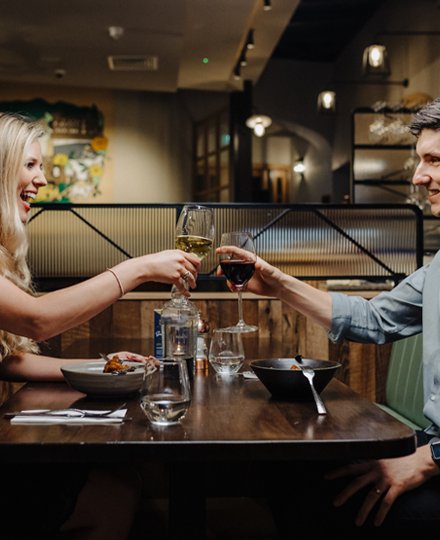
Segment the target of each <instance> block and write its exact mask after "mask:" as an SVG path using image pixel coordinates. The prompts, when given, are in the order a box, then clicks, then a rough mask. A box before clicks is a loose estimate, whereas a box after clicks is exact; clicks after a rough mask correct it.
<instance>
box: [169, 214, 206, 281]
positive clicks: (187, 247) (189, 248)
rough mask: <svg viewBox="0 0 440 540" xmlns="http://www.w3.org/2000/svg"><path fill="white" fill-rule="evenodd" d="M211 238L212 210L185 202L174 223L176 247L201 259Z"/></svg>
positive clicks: (204, 255)
mask: <svg viewBox="0 0 440 540" xmlns="http://www.w3.org/2000/svg"><path fill="white" fill-rule="evenodd" d="M213 240H214V213H213V211H212V210H211V209H210V208H207V207H206V206H201V205H199V204H186V205H185V206H184V207H183V208H182V211H181V212H180V215H179V219H178V220H177V224H176V248H177V249H181V250H182V251H185V252H186V253H193V254H194V255H196V256H197V257H198V258H199V259H200V260H202V259H204V258H205V257H206V255H208V253H209V251H210V249H211V248H212V243H213ZM186 286H187V285H186ZM175 291H176V288H175V287H173V292H175Z"/></svg>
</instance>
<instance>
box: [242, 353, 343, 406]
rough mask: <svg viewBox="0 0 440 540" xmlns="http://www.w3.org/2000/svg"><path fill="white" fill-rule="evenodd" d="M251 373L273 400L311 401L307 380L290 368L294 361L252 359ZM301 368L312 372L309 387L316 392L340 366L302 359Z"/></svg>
mask: <svg viewBox="0 0 440 540" xmlns="http://www.w3.org/2000/svg"><path fill="white" fill-rule="evenodd" d="M250 365H251V368H252V370H253V371H254V373H255V374H256V375H257V377H258V378H259V379H260V381H261V382H262V383H263V384H264V386H265V387H266V388H267V389H268V390H269V392H270V393H271V394H272V396H273V397H275V398H283V399H290V400H292V401H309V400H313V394H312V391H311V389H310V384H309V381H308V380H307V379H306V377H305V376H304V374H303V373H302V372H301V370H299V369H294V368H293V369H292V365H296V366H297V365H298V362H297V360H295V359H294V358H268V359H266V360H253V361H251V363H250ZM302 365H303V366H304V367H308V368H312V369H313V371H314V372H315V378H314V379H313V384H314V385H315V388H316V391H317V392H318V393H321V392H322V390H324V388H325V387H326V386H327V384H328V383H329V382H330V380H331V379H332V377H333V375H334V374H335V372H336V370H337V369H338V368H339V367H340V365H341V364H339V363H338V362H333V361H331V360H312V359H311V358H303V359H302Z"/></svg>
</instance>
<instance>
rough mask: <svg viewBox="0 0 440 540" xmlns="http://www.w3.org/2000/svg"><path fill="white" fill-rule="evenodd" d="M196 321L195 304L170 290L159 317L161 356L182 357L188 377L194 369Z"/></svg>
mask: <svg viewBox="0 0 440 540" xmlns="http://www.w3.org/2000/svg"><path fill="white" fill-rule="evenodd" d="M198 321H199V310H198V309H197V307H196V305H195V304H194V303H193V302H191V301H189V300H188V299H187V298H185V297H184V296H181V295H180V294H179V293H178V292H172V293H171V300H169V301H168V302H166V303H165V304H164V306H163V309H162V314H161V318H160V326H161V333H162V349H163V357H164V358H178V359H182V360H183V359H184V360H185V361H186V363H187V367H188V375H189V377H190V378H192V376H193V374H194V370H195V359H196V354H197V336H198V329H197V327H198Z"/></svg>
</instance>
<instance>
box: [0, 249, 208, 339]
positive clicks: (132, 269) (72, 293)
mask: <svg viewBox="0 0 440 540" xmlns="http://www.w3.org/2000/svg"><path fill="white" fill-rule="evenodd" d="M199 267H200V261H199V259H198V258H197V257H196V256H195V255H192V254H190V253H184V252H183V251H180V250H167V251H162V252H160V253H153V254H151V255H144V256H142V257H137V258H134V259H129V260H127V261H124V262H122V263H120V264H118V265H116V266H114V267H113V268H112V270H113V271H114V272H115V273H116V275H117V276H118V278H119V281H118V280H117V279H116V278H115V276H114V275H113V274H112V273H111V272H108V271H105V272H103V273H102V274H99V275H97V276H95V277H93V278H91V279H88V280H86V281H84V282H82V283H78V284H77V285H73V286H71V287H66V288H65V289H59V290H57V291H53V292H50V293H47V294H44V295H42V296H38V297H33V296H31V295H29V294H27V293H26V292H24V291H22V290H21V289H19V288H18V287H17V286H15V285H14V284H13V283H12V282H11V281H9V280H8V279H6V278H4V277H0V328H1V329H3V330H6V331H8V332H12V333H14V334H18V335H21V336H26V337H29V338H32V339H34V340H36V341H44V340H46V339H49V338H50V337H52V336H54V335H57V334H60V333H62V332H64V331H66V330H68V329H70V328H73V327H75V326H77V325H79V324H81V323H83V322H85V321H87V320H89V319H91V318H92V317H94V316H95V315H97V314H98V313H100V312H102V311H103V310H104V309H106V308H107V307H108V306H110V305H111V304H113V303H114V302H115V301H116V300H117V299H118V298H119V297H120V296H121V288H120V285H119V282H120V283H121V285H122V287H123V290H124V291H125V292H127V291H130V290H132V289H134V288H136V287H137V286H138V285H140V284H141V283H144V282H147V281H157V282H160V283H169V284H175V285H176V286H177V287H178V289H179V290H181V291H182V292H183V293H186V289H185V287H184V281H183V280H182V275H184V274H185V272H187V271H189V272H190V275H189V276H188V278H187V280H188V284H189V286H190V287H195V286H196V281H195V277H196V275H197V271H198V268H199Z"/></svg>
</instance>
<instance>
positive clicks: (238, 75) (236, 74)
mask: <svg viewBox="0 0 440 540" xmlns="http://www.w3.org/2000/svg"><path fill="white" fill-rule="evenodd" d="M233 75H234V79H235V80H236V81H239V80H240V79H241V68H240V64H237V65H236V66H235V68H234V71H233Z"/></svg>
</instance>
